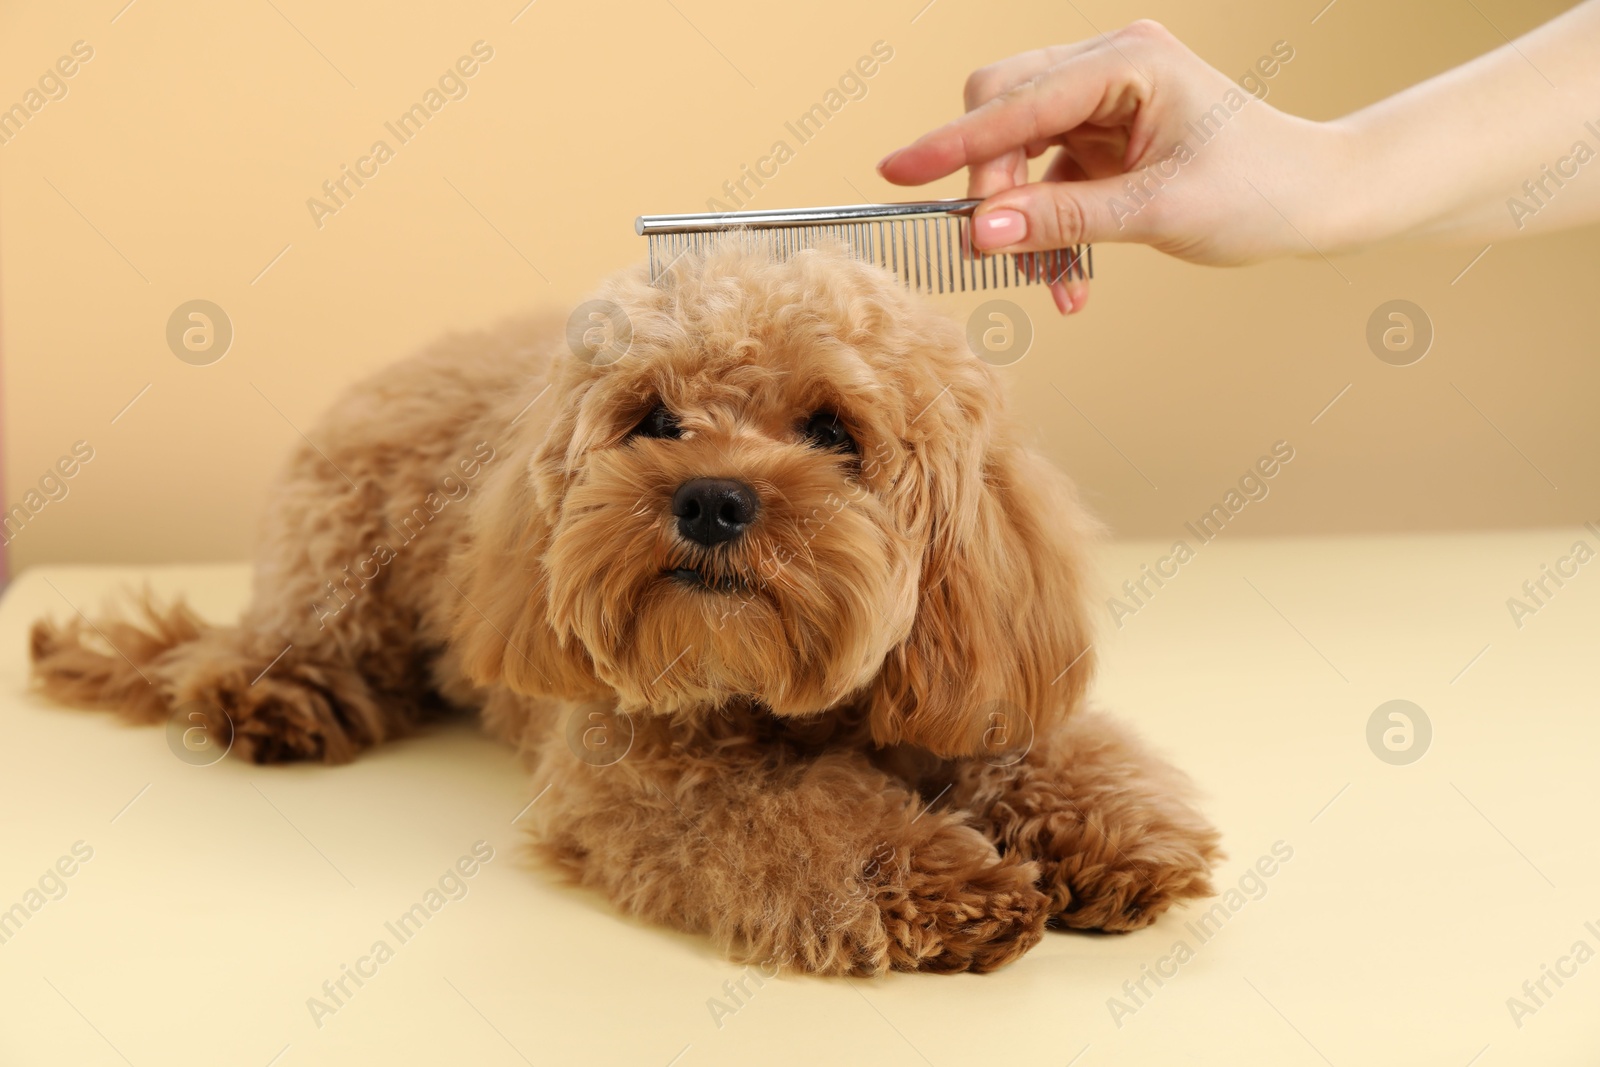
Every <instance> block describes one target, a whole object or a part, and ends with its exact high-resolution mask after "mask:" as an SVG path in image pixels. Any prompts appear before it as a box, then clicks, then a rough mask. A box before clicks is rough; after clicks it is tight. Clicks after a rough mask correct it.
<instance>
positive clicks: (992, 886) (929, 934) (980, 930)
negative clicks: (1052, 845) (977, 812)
mask: <svg viewBox="0 0 1600 1067" xmlns="http://www.w3.org/2000/svg"><path fill="white" fill-rule="evenodd" d="M1039 873H1040V872H1039V868H1038V866H1037V865H1035V864H1033V863H1030V862H1026V861H1025V860H1018V859H1017V858H1014V857H1001V856H1000V855H999V854H998V853H997V852H996V851H995V849H994V846H993V845H992V844H990V843H989V841H988V840H986V839H985V838H984V837H983V835H982V834H980V833H978V832H977V831H975V830H972V829H971V828H969V827H965V826H960V825H947V826H943V827H941V828H940V831H939V833H938V834H937V835H935V836H933V837H931V838H929V839H928V840H926V841H924V842H922V843H921V844H919V845H917V846H915V847H913V849H912V850H911V852H910V855H909V857H908V862H907V863H906V865H905V866H904V867H903V868H901V869H899V870H896V871H894V872H893V873H892V875H891V876H890V877H889V878H888V879H886V881H885V882H883V883H882V884H880V885H879V886H878V888H877V891H876V893H875V899H876V902H877V905H878V912H879V915H880V917H881V920H882V923H883V933H884V936H885V950H886V951H885V955H886V962H887V964H888V966H890V967H892V968H893V969H895V970H902V971H931V972H934V973H937V974H954V973H957V972H959V971H974V972H979V973H982V972H986V971H992V970H995V969H997V968H999V967H1003V966H1005V965H1006V964H1008V963H1010V962H1011V961H1013V960H1015V959H1016V958H1017V957H1019V956H1021V955H1022V954H1023V953H1024V952H1027V951H1028V949H1030V948H1032V947H1033V946H1034V945H1035V944H1037V943H1038V941H1039V938H1040V937H1041V936H1042V935H1043V932H1044V924H1045V920H1046V918H1047V917H1048V914H1049V897H1047V896H1046V895H1045V894H1044V893H1041V892H1040V891H1039V890H1038V889H1037V888H1036V887H1035V886H1034V882H1035V880H1036V879H1037V878H1038V877H1039Z"/></svg>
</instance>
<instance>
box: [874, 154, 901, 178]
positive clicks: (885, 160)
mask: <svg viewBox="0 0 1600 1067" xmlns="http://www.w3.org/2000/svg"><path fill="white" fill-rule="evenodd" d="M902 151H904V149H900V148H896V149H895V150H894V151H893V152H890V153H889V154H888V155H886V156H884V157H883V158H882V159H880V160H878V167H877V170H878V173H879V174H882V173H883V168H884V167H887V166H888V165H889V160H891V159H893V158H894V157H895V156H898V155H899V154H900V153H901V152H902Z"/></svg>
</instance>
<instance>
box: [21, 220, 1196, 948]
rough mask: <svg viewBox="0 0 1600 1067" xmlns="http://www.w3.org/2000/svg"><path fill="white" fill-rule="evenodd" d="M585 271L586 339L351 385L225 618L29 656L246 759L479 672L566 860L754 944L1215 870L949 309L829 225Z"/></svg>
mask: <svg viewBox="0 0 1600 1067" xmlns="http://www.w3.org/2000/svg"><path fill="white" fill-rule="evenodd" d="M597 299H598V301H599V303H598V304H597V305H593V306H600V307H602V308H604V309H606V310H605V312H604V313H603V314H601V315H600V319H603V320H606V322H605V323H602V325H607V323H609V324H610V325H614V326H615V327H616V329H617V330H618V331H619V332H618V333H617V334H615V335H613V336H612V338H611V342H609V343H608V345H607V346H601V347H597V346H595V345H591V344H589V343H588V342H587V341H586V342H585V343H583V344H572V345H568V344H567V343H566V335H567V332H568V331H567V330H566V329H565V328H564V325H563V323H562V321H561V320H560V319H538V318H533V319H526V320H519V321H515V322H512V323H508V324H506V325H504V326H503V327H501V328H499V329H497V330H495V331H493V332H486V333H476V334H466V335H454V336H450V337H447V338H445V339H444V340H442V341H440V342H438V343H436V344H434V345H433V346H432V347H431V348H429V349H427V350H426V351H424V352H423V353H422V354H421V355H419V356H416V357H413V358H412V359H411V360H409V361H407V362H403V363H400V364H398V365H397V366H394V367H392V368H391V369H388V370H386V371H383V372H382V373H379V374H377V375H376V376H374V377H372V378H370V379H369V380H367V381H365V382H362V383H361V384H359V385H357V386H355V387H354V388H353V389H351V390H350V391H349V392H347V393H346V394H345V395H344V397H343V398H342V399H341V400H339V401H338V402H337V403H336V404H335V405H334V407H333V410H332V411H331V412H329V413H328V415H327V417H326V418H325V419H324V420H323V421H322V422H321V424H320V425H319V426H317V427H316V428H315V429H313V430H312V432H311V433H310V434H309V435H307V439H306V443H305V445H304V446H303V447H299V448H297V449H296V451H295V452H294V453H293V456H292V458H291V459H290V460H289V462H288V465H287V470H286V471H285V473H284V475H283V476H282V479H281V480H280V481H279V483H278V484H277V487H276V488H275V489H274V490H273V492H272V495H271V497H270V498H269V503H268V507H267V513H266V519H265V524H264V531H263V538H262V546H261V550H260V555H259V562H258V563H257V566H256V569H255V573H254V593H253V599H252V601H251V603H250V605H249V607H248V609H247V610H246V611H245V612H244V614H243V616H242V618H241V619H240V620H239V622H238V623H237V624H236V625H231V626H215V625H209V624H207V623H205V622H203V621H202V620H201V619H199V618H198V617H197V616H196V615H195V614H193V613H192V612H191V611H190V610H189V609H188V608H186V607H185V606H184V605H183V604H182V603H181V602H179V603H177V604H173V605H167V606H162V605H158V604H155V603H153V602H151V601H150V600H149V599H148V597H147V598H145V600H144V602H143V605H142V608H141V611H140V613H139V614H140V615H141V616H142V617H139V618H136V619H133V620H119V619H115V618H113V619H105V620H102V621H100V622H98V623H97V624H96V625H95V626H90V625H88V624H87V623H86V622H82V621H79V620H73V621H71V622H69V623H67V624H65V625H58V624H55V623H52V622H49V621H40V622H38V623H37V624H36V625H35V627H34V629H33V631H32V634H31V646H32V647H31V654H32V660H33V669H34V676H35V679H36V681H37V684H38V686H39V687H40V688H41V689H42V690H43V692H44V693H46V694H48V695H49V696H51V697H53V698H56V699H58V700H60V701H62V702H66V703H73V704H79V705H87V706H98V707H107V708H112V709H115V710H116V711H118V712H119V713H120V714H121V715H123V716H124V717H126V718H127V719H130V720H133V721H136V722H145V723H157V722H162V721H166V720H167V719H168V718H169V717H171V716H173V715H175V714H180V713H181V714H183V715H185V716H187V717H189V718H190V719H192V720H195V721H203V722H204V724H205V726H206V728H207V729H208V731H210V733H211V734H212V735H213V736H217V737H221V736H223V735H226V737H227V738H228V740H229V742H230V743H231V750H232V752H233V754H235V755H237V756H243V757H245V758H247V759H251V760H254V761H256V762H259V763H272V762H278V761H284V760H319V761H323V762H326V763H342V762H346V761H348V760H351V759H353V758H355V757H356V756H357V755H358V754H359V753H360V752H361V751H362V750H364V749H366V748H368V747H370V746H373V745H376V744H379V743H381V742H383V741H386V740H389V739H391V738H396V737H400V736H403V735H406V734H408V733H411V732H413V731H415V730H417V729H418V728H419V727H421V726H423V725H424V724H425V723H427V722H429V721H431V720H434V719H437V718H439V717H441V716H445V715H449V714H452V713H460V712H463V711H470V712H475V713H477V714H478V715H479V716H480V718H481V721H482V723H483V724H484V726H485V727H486V728H487V729H488V730H489V731H490V732H492V733H493V734H494V735H495V736H497V737H499V738H501V739H503V740H504V741H505V742H507V743H509V744H510V745H513V746H515V747H516V749H517V750H518V751H519V753H520V754H521V755H522V757H523V758H524V759H525V761H526V763H527V765H528V766H529V768H530V770H531V772H532V776H533V783H532V784H533V787H534V788H535V789H538V790H541V791H542V792H541V799H540V801H539V803H537V804H535V805H534V806H533V807H532V808H531V809H530V810H529V813H528V816H527V818H526V820H525V821H526V822H527V823H528V824H529V825H530V827H531V829H532V832H533V834H534V837H535V840H536V841H537V843H538V845H539V847H540V849H541V851H542V852H543V854H544V855H546V856H548V857H549V858H550V859H551V860H552V861H553V862H554V863H555V864H557V865H558V866H559V868H561V869H564V870H565V871H566V872H569V873H570V876H571V878H572V879H573V880H575V881H576V882H577V883H579V884H582V885H584V886H589V887H592V888H594V889H596V890H598V891H600V892H602V893H604V894H605V895H606V896H608V897H609V898H610V899H611V900H612V901H613V902H615V904H616V905H617V906H618V907H619V908H621V909H622V910H623V911H625V912H628V913H632V914H634V915H638V916H641V917H643V918H646V919H649V920H653V921H655V922H657V923H661V924H665V925H668V926H672V927H677V928H680V929H683V930H687V931H693V932H700V933H703V934H706V935H709V936H710V937H711V938H712V939H713V940H714V941H715V943H716V944H717V945H718V946H719V947H720V948H721V949H722V950H723V951H724V952H726V953H728V954H729V955H731V956H732V957H734V958H736V959H739V960H741V961H745V962H760V963H762V964H763V965H764V966H765V967H767V968H770V969H774V970H775V969H780V968H781V969H786V970H790V971H799V972H810V973H815V974H824V975H877V974H882V973H884V972H886V971H889V970H907V971H929V972H939V973H951V972H960V971H973V972H985V971H991V970H993V969H995V968H998V967H1000V966H1003V965H1005V964H1007V963H1009V962H1011V961H1013V960H1015V959H1017V958H1018V957H1019V956H1021V955H1022V954H1023V953H1024V952H1026V951H1027V950H1028V949H1029V948H1030V947H1031V946H1033V945H1034V944H1036V943H1037V942H1038V941H1039V940H1040V938H1041V937H1042V935H1043V931H1044V930H1045V928H1046V926H1047V925H1050V926H1054V927H1064V928H1070V929H1085V930H1104V931H1128V930H1134V929H1137V928H1140V927H1143V926H1146V925H1147V924H1149V923H1150V922H1152V921H1153V920H1154V919H1155V918H1156V917H1157V916H1158V915H1160V914H1161V913H1162V912H1163V911H1164V910H1166V909H1167V908H1168V907H1169V906H1171V905H1172V904H1173V903H1174V902H1177V901H1181V900H1184V899H1185V898H1191V897H1198V896H1205V895H1210V894H1211V892H1212V889H1211V883H1210V872H1211V869H1212V867H1213V865H1214V864H1215V863H1216V862H1217V861H1218V859H1219V858H1220V852H1219V848H1218V835H1217V833H1216V831H1215V830H1214V829H1213V828H1212V827H1211V826H1210V825H1209V824H1208V823H1207V821H1206V820H1205V819H1204V818H1203V817H1202V816H1201V815H1200V814H1199V812H1198V811H1197V810H1196V808H1195V807H1194V804H1193V800H1192V792H1191V788H1190V786H1189V783H1188V781H1187V779H1186V778H1185V776H1183V775H1182V774H1181V773H1180V772H1178V771H1177V770H1175V769H1174V768H1172V767H1171V766H1169V765H1168V764H1166V763H1165V762H1163V761H1161V760H1160V759H1158V758H1156V757H1155V756H1153V755H1152V754H1151V753H1150V752H1148V751H1147V750H1146V749H1145V748H1144V747H1143V746H1142V745H1141V743H1139V742H1138V741H1137V740H1136V739H1135V738H1134V737H1133V736H1132V735H1131V734H1130V732H1129V731H1128V730H1126V729H1125V728H1124V727H1123V726H1121V725H1119V724H1118V723H1116V722H1115V721H1113V720H1112V719H1110V718H1108V717H1106V716H1105V715H1104V714H1102V713H1100V712H1098V711H1096V710H1093V709H1091V708H1088V707H1085V706H1083V705H1084V695H1085V690H1086V687H1087V685H1088V683H1089V679H1090V676H1091V674H1092V670H1093V665H1094V660H1095V657H1094V645H1093V635H1092V631H1091V625H1090V616H1089V609H1088V603H1089V595H1088V584H1089V581H1090V572H1089V563H1088V553H1089V551H1090V549H1091V546H1092V544H1093V542H1094V539H1095V535H1096V531H1097V527H1096V526H1095V523H1094V522H1093V520H1092V519H1090V517H1089V516H1088V515H1087V514H1086V512H1085V510H1084V509H1083V507H1082V506H1081V505H1080V504H1079V502H1078V500H1077V498H1076V495H1075V492H1074V490H1073V488H1072V486H1071V485H1070V483H1069V482H1068V481H1067V480H1066V479H1065V478H1064V477H1063V476H1062V475H1061V474H1060V473H1058V472H1057V471H1056V470H1055V469H1054V468H1053V467H1051V465H1050V464H1048V463H1047V462H1046V461H1044V460H1043V459H1042V458H1041V457H1040V456H1039V455H1038V454H1036V453H1035V452H1034V451H1032V450H1030V449H1029V448H1028V447H1027V446H1026V444H1025V443H1024V442H1023V441H1022V440H1021V437H1020V434H1019V432H1018V427H1016V426H1015V425H1014V424H1013V423H1012V422H1011V421H1009V420H1008V419H1007V418H1006V416H1005V414H1004V407H1003V402H1002V396H1001V388H1000V386H1001V383H1000V380H999V377H998V375H997V373H996V372H995V371H994V369H993V368H991V367H990V366H988V365H987V364H986V363H984V362H982V361H980V360H978V359H976V358H975V357H974V356H973V355H972V353H971V352H970V351H969V350H968V348H967V345H966V343H965V338H964V334H963V331H962V330H961V328H960V327H959V326H958V325H957V324H956V323H954V322H952V321H951V320H950V319H948V318H947V317H945V316H943V315H941V314H939V313H937V312H935V311H934V310H933V308H932V306H931V304H929V303H928V302H927V301H926V300H924V299H922V298H920V297H916V296H913V295H912V294H910V293H908V292H907V291H905V289H904V287H903V286H902V285H901V284H900V283H899V282H898V281H897V280H896V279H894V278H893V277H891V276H890V275H889V274H888V273H887V272H886V271H883V270H882V269H880V268H878V267H875V266H871V265H868V264H864V263H861V262H857V261H856V260H854V259H853V258H851V257H850V256H849V255H848V254H847V253H846V252H845V251H844V250H842V249H840V248H821V249H814V250H810V251H806V252H803V253H800V254H797V255H794V256H793V257H791V258H789V259H787V260H785V261H781V262H780V261H774V260H772V259H770V258H769V257H766V256H764V255H762V254H760V253H752V252H751V251H749V250H744V249H740V248H736V247H729V248H725V249H722V250H720V251H715V252H710V253H706V254H704V255H696V256H688V257H684V258H683V259H681V260H679V261H678V262H677V263H676V264H674V265H673V267H672V268H671V270H670V272H669V274H668V275H667V276H666V277H665V278H663V279H661V280H660V281H659V282H657V283H651V282H650V280H649V279H648V277H647V276H646V273H645V272H644V270H643V268H642V267H640V268H638V269H635V270H631V271H627V272H624V273H623V274H621V275H619V276H618V277H616V278H614V279H613V280H611V281H610V282H609V283H608V284H607V285H606V286H604V287H603V288H602V289H601V291H600V293H599V295H598V298H597ZM586 306H591V305H586ZM580 325H581V324H580ZM607 328H608V329H609V328H610V326H609V325H608V326H607ZM621 337H625V339H626V344H625V346H624V344H623V343H622V341H621V340H619V338H621ZM624 347H625V351H622V350H623V349H624ZM597 353H598V354H597ZM619 353H620V354H619Z"/></svg>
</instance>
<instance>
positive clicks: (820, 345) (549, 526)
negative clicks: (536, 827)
mask: <svg viewBox="0 0 1600 1067" xmlns="http://www.w3.org/2000/svg"><path fill="white" fill-rule="evenodd" d="M600 295H601V297H602V298H603V299H604V300H605V301H608V302H609V304H610V305H614V307H615V308H617V309H620V311H621V312H622V315H623V316H625V321H624V320H622V319H619V321H618V322H616V323H614V324H613V326H615V327H620V328H621V329H622V330H624V331H625V332H626V331H631V341H630V342H629V344H628V347H627V352H626V355H625V356H623V357H622V358H620V359H616V360H614V361H611V360H608V359H585V358H579V357H575V356H574V355H572V354H571V353H568V352H566V351H563V352H562V353H561V354H560V355H559V356H558V357H557V358H558V359H559V360H560V362H562V363H563V364H564V366H563V367H562V368H561V369H560V370H559V371H557V372H556V376H555V384H554V386H553V389H552V395H553V396H554V397H555V398H557V408H556V410H555V412H554V414H553V416H551V417H550V418H549V419H548V420H547V422H546V423H545V424H544V425H542V426H541V427H540V428H539V432H538V433H537V434H530V435H529V439H528V440H527V441H525V442H523V443H522V444H521V445H519V446H517V447H514V448H513V449H512V450H511V452H512V455H513V457H514V458H513V459H512V461H511V462H509V463H507V464H505V466H504V467H503V468H502V469H501V470H500V471H499V472H498V473H497V474H496V475H495V476H494V477H495V480H494V481H493V482H492V483H491V484H489V485H487V486H486V487H485V495H484V497H483V498H482V499H481V500H480V502H479V508H478V510H477V512H476V514H475V519H474V521H475V530H474V540H473V548H472V550H471V551H472V553H473V558H472V559H471V560H470V564H471V565H470V567H469V569H468V582H469V585H470V588H468V589H466V590H465V594H466V595H465V597H464V601H465V603H466V604H468V605H470V606H464V607H463V608H462V609H461V614H460V616H459V623H458V628H457V634H456V636H457V645H458V651H460V653H461V655H462V661H463V663H464V665H465V667H466V669H467V672H468V674H469V675H470V676H471V677H472V678H473V679H474V680H475V681H477V682H478V683H479V684H485V685H487V684H495V683H498V684H505V685H509V686H511V687H512V688H514V689H517V690H520V691H523V692H527V693H545V694H550V693H554V694H556V695H561V696H568V697H572V698H575V699H576V698H590V697H594V696H597V695H600V694H603V693H610V694H614V695H615V697H616V699H617V700H618V702H619V706H620V707H621V709H622V710H624V711H628V712H644V713H666V714H693V713H696V712H699V711H705V710H711V709H715V708H717V707H719V706H721V705H723V704H725V703H727V702H729V701H733V700H739V699H753V700H755V701H758V702H759V703H761V704H763V705H765V706H766V707H767V708H769V709H770V710H771V712H772V713H773V714H774V715H778V716H804V715H809V714H812V713H816V712H820V711H823V710H824V709H828V708H833V707H837V706H840V705H843V704H850V705H853V706H860V707H864V708H865V709H866V710H867V713H868V715H869V718H870V723H871V728H872V733H873V737H874V739H875V740H876V741H878V742H879V743H884V744H889V743H895V742H906V743H911V744H916V745H919V746H922V747H924V748H926V749H928V750H931V751H933V752H936V753H938V754H941V755H964V754H970V753H972V752H974V751H976V750H978V749H979V748H980V747H981V746H982V745H983V743H984V737H985V734H986V733H990V734H991V736H992V733H993V731H995V730H996V729H999V730H1002V731H1011V732H1013V733H1015V732H1020V731H1022V730H1025V729H1026V728H1027V724H1025V723H1021V722H1018V721H1016V719H1017V716H1020V715H1026V716H1027V717H1028V718H1029V719H1033V718H1036V717H1038V716H1040V715H1046V714H1049V713H1051V712H1052V711H1058V710H1060V709H1063V708H1066V707H1069V706H1071V705H1072V704H1073V703H1075V702H1076V700H1077V698H1078V697H1079V695H1080V694H1081V692H1082V690H1083V687H1084V683H1085V681H1086V680H1087V678H1088V675H1089V671H1090V666H1091V663H1092V658H1093V657H1092V655H1090V654H1089V652H1088V650H1089V648H1090V642H1091V638H1090V636H1089V632H1088V621H1087V616H1086V614H1085V612H1084V609H1083V604H1084V595H1083V590H1082V589H1081V587H1080V585H1081V581H1082V567H1083V565H1082V562H1081V560H1080V558H1079V553H1080V552H1081V551H1082V550H1083V548H1084V545H1085V542H1086V539H1087V537H1088V521H1087V519H1086V518H1085V517H1084V516H1083V514H1082V512H1081V511H1080V509H1079V508H1078V507H1077V505H1076V503H1075V501H1074V499H1073V497H1072V493H1071V489H1070V487H1069V486H1068V485H1067V484H1066V482H1065V480H1064V479H1063V478H1061V476H1060V475H1059V474H1057V473H1056V472H1055V471H1054V470H1052V469H1051V468H1050V467H1049V466H1048V465H1047V464H1045V463H1043V462H1042V461H1041V460H1039V459H1038V458H1037V457H1035V456H1034V455H1033V454H1032V453H1030V452H1028V451H1027V450H1025V449H1023V448H1021V447H1019V446H1018V445H1017V444H1016V443H1015V442H1014V441H1013V440H1012V439H1011V432H1010V427H1009V426H1008V424H1007V423H1006V422H1005V421H1004V420H1003V419H1002V417H1001V399H1000V383H999V381H998V379H997V376H996V375H995V373H994V372H993V370H992V369H991V368H990V367H989V366H987V365H986V364H984V363H983V362H981V361H979V360H978V359H976V358H974V357H973V355H972V354H971V353H970V352H969V350H968V349H967V346H966V344H965V342H964V337H963V335H962V332H961V330H960V328H959V327H958V326H957V325H956V324H954V323H953V322H951V321H950V320H949V319H947V318H945V317H943V316H941V315H939V314H937V313H935V312H934V311H933V310H932V309H931V308H930V307H929V306H928V305H927V304H925V303H923V302H921V301H920V300H918V299H916V298H914V297H912V296H910V295H909V294H908V293H906V292H905V291H904V289H903V288H902V286H901V285H900V284H899V283H898V282H897V281H896V280H895V279H893V278H892V277H891V276H890V275H889V274H887V273H886V272H884V271H882V270H880V269H878V268H875V267H870V266H866V265H863V264H860V263H857V262H855V261H853V260H851V259H849V258H848V257H847V256H845V255H843V254H842V253H840V252H838V251H827V250H818V251H812V252H806V253H803V254H800V255H797V256H795V257H793V258H792V259H791V260H789V261H788V262H784V263H777V262H770V261H768V260H767V259H766V258H765V257H764V256H760V255H752V254H748V253H744V252H741V251H739V250H737V249H728V250H725V251H722V252H719V253H716V254H714V255H711V256H709V257H706V258H686V259H684V260H680V261H679V263H678V264H677V265H676V266H675V267H674V269H673V271H672V274H671V276H670V278H669V279H668V280H667V281H666V282H665V283H663V284H661V285H659V286H655V285H650V284H648V282H647V280H646V278H645V277H644V275H643V272H642V271H634V272H630V273H628V274H626V275H624V276H623V277H621V278H619V279H617V280H614V281H613V282H612V283H611V284H610V285H609V287H608V288H607V289H605V290H604V291H603V292H602V293H601V294H600ZM612 317H613V318H617V316H616V313H615V312H613V313H612ZM602 325H603V324H602ZM535 438H536V439H535Z"/></svg>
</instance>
